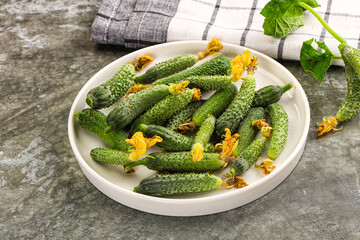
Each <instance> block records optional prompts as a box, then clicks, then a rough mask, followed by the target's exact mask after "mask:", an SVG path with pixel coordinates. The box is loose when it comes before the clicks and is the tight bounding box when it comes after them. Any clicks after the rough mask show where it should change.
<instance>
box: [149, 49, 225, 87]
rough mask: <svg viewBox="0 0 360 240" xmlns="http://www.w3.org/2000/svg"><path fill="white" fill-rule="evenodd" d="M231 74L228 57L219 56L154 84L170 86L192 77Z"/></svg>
mask: <svg viewBox="0 0 360 240" xmlns="http://www.w3.org/2000/svg"><path fill="white" fill-rule="evenodd" d="M230 74H231V62H230V59H229V58H228V57H226V56H218V57H215V58H213V59H210V60H209V61H206V62H204V63H203V64H201V65H199V66H197V67H194V68H190V69H186V70H184V71H181V72H179V73H176V74H173V75H170V76H168V77H165V78H161V79H158V80H156V81H155V82H154V83H153V84H155V85H156V84H169V83H178V82H180V81H183V80H184V79H185V78H187V77H190V76H194V75H197V76H205V75H230Z"/></svg>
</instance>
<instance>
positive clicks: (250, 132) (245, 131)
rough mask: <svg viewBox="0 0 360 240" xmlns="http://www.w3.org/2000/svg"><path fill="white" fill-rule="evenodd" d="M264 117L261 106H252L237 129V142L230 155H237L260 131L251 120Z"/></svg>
mask: <svg viewBox="0 0 360 240" xmlns="http://www.w3.org/2000/svg"><path fill="white" fill-rule="evenodd" d="M264 118H265V111H264V109H263V108H262V107H256V108H252V109H251V110H250V111H249V113H248V114H247V116H246V118H245V119H244V121H243V123H242V124H241V127H240V129H239V131H238V134H239V135H240V137H239V142H238V145H237V147H236V148H235V150H234V151H233V153H232V155H233V156H235V157H238V156H240V155H241V153H242V152H243V151H244V150H245V149H246V148H247V147H248V146H249V145H250V144H251V142H252V141H253V140H254V138H255V137H256V135H257V134H258V132H259V131H260V130H259V128H258V127H257V126H253V125H252V122H253V121H255V120H259V119H264Z"/></svg>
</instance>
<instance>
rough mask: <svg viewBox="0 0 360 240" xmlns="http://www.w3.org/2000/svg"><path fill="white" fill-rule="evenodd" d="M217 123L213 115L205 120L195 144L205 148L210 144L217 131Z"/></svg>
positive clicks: (197, 134)
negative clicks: (215, 130)
mask: <svg viewBox="0 0 360 240" xmlns="http://www.w3.org/2000/svg"><path fill="white" fill-rule="evenodd" d="M215 122H216V118H215V117H214V116H212V115H210V116H209V117H208V118H206V119H205V121H204V122H203V123H202V124H201V126H200V128H199V130H198V131H197V133H196V136H195V144H201V146H203V147H204V146H205V145H206V144H207V143H208V142H209V140H210V137H211V135H212V134H213V132H214V129H215Z"/></svg>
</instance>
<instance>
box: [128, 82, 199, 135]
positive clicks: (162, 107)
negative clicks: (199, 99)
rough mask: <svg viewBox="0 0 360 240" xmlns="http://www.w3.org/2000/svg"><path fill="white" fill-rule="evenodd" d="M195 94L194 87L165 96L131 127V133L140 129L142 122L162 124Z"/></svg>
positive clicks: (184, 105) (183, 106)
mask: <svg viewBox="0 0 360 240" xmlns="http://www.w3.org/2000/svg"><path fill="white" fill-rule="evenodd" d="M193 95H194V90H193V89H185V91H184V92H182V93H179V94H174V95H170V96H167V97H165V98H164V99H163V100H161V101H160V102H158V103H156V104H155V105H154V106H153V107H151V108H150V109H149V110H148V111H146V112H145V113H144V114H143V115H142V116H140V118H138V120H137V121H135V122H134V124H133V125H132V127H131V130H130V132H131V134H134V133H135V132H136V131H138V128H139V126H140V124H142V123H143V124H148V125H149V124H157V125H162V124H164V123H165V122H166V120H168V119H169V118H171V117H172V116H173V115H174V114H176V113H177V112H179V111H181V110H182V109H183V108H185V107H186V105H188V104H189V103H190V101H191V99H192V97H193Z"/></svg>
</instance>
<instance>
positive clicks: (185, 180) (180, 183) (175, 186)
mask: <svg viewBox="0 0 360 240" xmlns="http://www.w3.org/2000/svg"><path fill="white" fill-rule="evenodd" d="M221 185H222V180H221V178H219V177H217V176H215V175H212V174H205V173H176V174H156V175H153V176H150V177H147V178H144V179H143V180H142V181H141V182H140V184H139V185H138V186H137V187H135V188H134V192H137V193H141V194H145V195H150V196H167V195H174V194H181V193H191V192H204V191H209V190H214V189H216V188H218V187H220V186H221Z"/></svg>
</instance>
